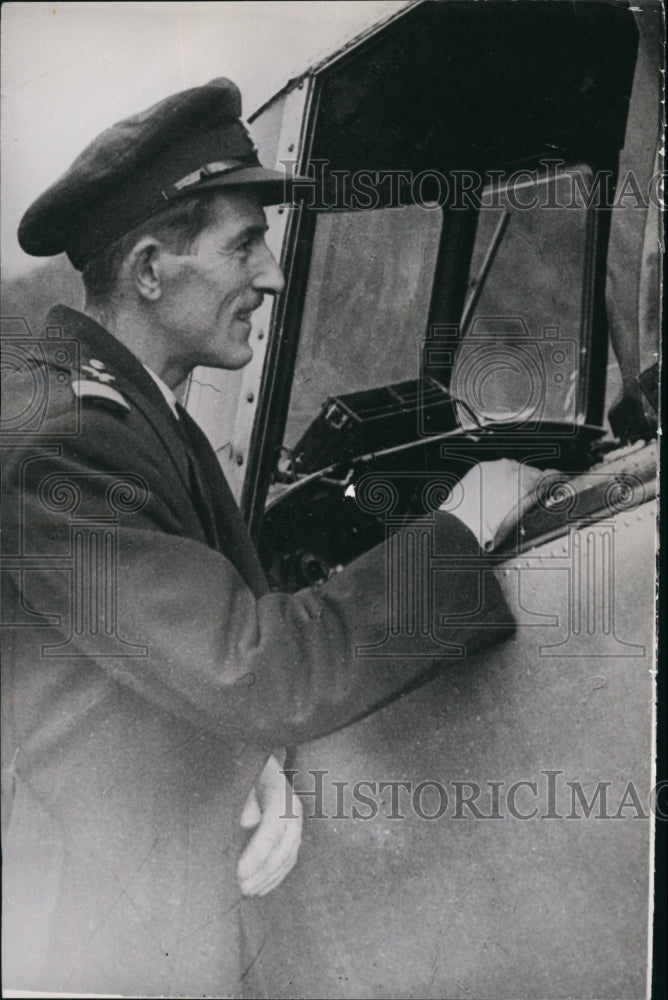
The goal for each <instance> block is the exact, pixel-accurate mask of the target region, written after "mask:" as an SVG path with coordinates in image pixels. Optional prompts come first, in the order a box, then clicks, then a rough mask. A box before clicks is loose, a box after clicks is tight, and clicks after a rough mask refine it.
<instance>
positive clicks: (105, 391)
mask: <svg viewBox="0 0 668 1000" xmlns="http://www.w3.org/2000/svg"><path fill="white" fill-rule="evenodd" d="M72 392H73V393H74V395H75V396H78V397H79V398H80V399H108V400H111V402H113V403H117V404H118V405H119V406H122V407H123V409H124V410H128V411H129V410H130V409H131V406H130V404H129V403H128V401H127V399H125V397H124V396H122V395H121V393H120V392H119V391H118V389H112V387H111V386H110V385H106V384H105V383H104V382H94V381H93V380H92V379H84V378H82V379H75V380H74V381H73V382H72Z"/></svg>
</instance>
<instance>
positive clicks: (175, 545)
mask: <svg viewBox="0 0 668 1000" xmlns="http://www.w3.org/2000/svg"><path fill="white" fill-rule="evenodd" d="M105 427H106V433H111V431H110V430H109V428H111V429H112V430H113V435H114V446H113V448H111V449H109V448H108V449H105V448H102V447H101V444H100V440H101V439H100V435H102V436H103V437H104V434H105ZM124 433H126V432H124V430H123V428H122V427H119V421H111V418H110V420H109V423H108V424H105V420H104V419H100V420H98V422H97V424H96V431H95V433H92V432H91V433H87V434H84V435H82V436H80V437H79V438H77V439H76V441H75V442H73V443H72V444H71V445H66V444H60V445H57V446H48V447H46V448H44V447H38V448H36V449H35V450H34V451H30V449H24V450H22V451H18V452H17V453H16V454H15V455H14V457H13V459H12V461H11V462H10V464H9V467H8V472H7V473H6V482H5V487H6V488H8V489H9V491H10V494H11V493H12V490H13V495H12V496H11V497H10V503H9V515H7V514H6V522H7V521H9V522H11V524H8V528H9V529H10V530H9V537H10V538H13V541H10V543H9V550H10V553H12V552H13V553H15V554H16V553H19V554H20V558H19V561H18V563H16V560H15V565H18V566H19V567H20V565H21V562H20V560H21V558H23V559H28V560H29V565H30V567H31V568H30V571H29V572H20V573H18V575H17V587H21V588H22V592H23V593H22V600H23V604H24V607H29V608H30V611H31V614H33V615H34V614H38V615H43V616H49V617H48V620H49V621H50V622H52V623H53V631H54V643H55V642H60V643H61V644H62V645H61V646H60V647H59V651H58V653H57V655H58V656H60V657H73V658H74V657H77V658H78V660H77V662H78V663H79V664H81V663H82V662H86V663H90V668H91V670H100V669H101V670H104V671H105V672H107V673H108V674H110V675H111V676H112V677H113V678H114V680H115V681H117V682H120V683H122V684H124V685H128V686H130V687H131V688H132V689H133V690H134V691H135V692H136V693H137V694H139V695H140V696H141V697H142V698H144V699H147V700H148V701H149V702H151V703H152V704H155V705H156V706H157V707H159V708H160V709H162V710H164V711H166V712H169V713H172V714H173V715H175V716H178V717H179V718H181V719H184V720H187V721H189V722H191V723H192V724H193V725H195V726H197V727H198V728H204V729H208V730H211V731H213V732H215V733H216V734H217V735H218V736H220V737H222V738H225V739H233V740H237V739H241V740H243V741H247V742H255V743H257V744H259V745H261V746H263V747H265V746H266V747H271V746H272V745H275V744H276V743H280V744H293V743H296V742H301V741H303V740H308V739H312V738H315V737H318V736H322V735H324V734H325V733H327V732H329V731H331V730H333V729H335V728H337V727H339V726H341V725H344V724H345V723H347V722H349V721H351V720H353V719H355V718H358V717H360V716H362V715H364V714H366V713H368V712H369V711H371V710H372V709H374V708H375V707H377V706H379V705H381V704H383V703H385V702H386V701H388V700H391V699H392V698H394V697H396V696H397V695H399V694H400V693H401V692H402V691H404V690H405V689H407V688H408V687H410V686H412V685H414V684H416V683H418V682H420V681H422V680H424V679H426V678H427V677H428V676H429V675H430V673H431V672H433V670H434V669H435V668H436V667H437V666H442V665H444V664H446V663H447V662H448V661H449V660H450V659H452V658H453V657H454V658H460V657H461V656H464V655H469V656H470V655H471V654H472V653H473V652H475V651H476V650H478V649H480V648H481V647H483V646H485V645H489V644H490V643H492V642H495V641H498V640H499V639H500V638H503V637H507V636H508V635H510V634H511V633H512V630H513V625H512V620H511V617H510V613H509V611H508V609H507V606H506V604H505V602H504V600H503V597H502V595H501V592H500V589H499V586H498V583H497V581H496V579H495V577H494V574H493V572H492V570H491V569H490V568H489V567H486V566H485V563H484V562H482V561H481V559H480V553H479V550H478V547H477V543H476V542H475V540H474V538H473V536H472V535H471V533H470V532H469V531H468V529H467V528H465V527H464V526H463V525H462V524H461V523H460V522H459V521H458V520H457V519H456V518H454V517H452V516H451V515H447V514H441V513H437V514H435V515H434V519H433V521H429V520H427V521H423V522H418V524H417V525H413V526H410V527H408V528H404V529H402V532H400V533H399V534H398V535H395V536H394V538H393V540H392V542H391V543H390V544H388V545H380V546H378V547H376V548H375V549H373V550H372V551H371V552H369V553H367V554H366V555H365V556H363V557H362V558H360V559H358V560H356V561H355V562H354V563H353V564H351V565H350V566H349V567H347V568H346V569H345V570H343V571H342V572H340V573H337V574H335V575H334V576H333V577H332V579H330V580H329V581H328V582H327V583H326V584H324V585H323V586H322V587H318V588H313V589H308V590H304V591H301V592H299V593H297V594H294V595H289V594H284V593H269V594H266V595H265V596H263V597H260V598H259V599H256V598H255V597H254V595H253V594H252V593H251V591H250V590H249V589H248V587H247V586H246V585H245V583H244V581H243V580H242V578H241V577H240V576H239V574H238V573H237V571H236V570H235V568H234V567H233V566H232V564H231V563H230V562H229V561H228V560H227V559H226V558H225V557H224V556H222V555H221V554H220V553H219V552H217V551H214V550H213V549H211V548H209V547H208V546H206V545H205V544H203V543H202V542H198V541H195V540H193V539H192V538H190V537H187V536H185V535H184V534H183V533H181V532H182V529H181V527H180V522H179V516H178V511H176V510H175V509H174V505H173V501H172V499H171V498H170V495H169V490H166V489H165V488H164V484H163V480H162V478H161V471H160V468H159V466H158V464H157V463H156V462H155V460H154V458H153V456H152V454H151V450H150V447H149V445H148V444H142V442H138V441H137V440H136V437H135V436H131V435H130V434H129V433H127V437H126V438H125V437H124ZM103 437H102V439H103ZM105 455H106V456H107V457H106V458H105ZM119 470H122V471H119ZM7 480H8V481H7ZM110 504H111V512H110ZM6 510H7V508H6ZM12 512H13V513H12ZM416 538H417V539H418V542H419V539H422V541H421V542H419V544H417V545H416ZM425 539H427V541H428V544H427V546H426V548H425V543H424V540H425ZM419 550H424V551H423V559H422V563H420V562H419V561H418V563H416V564H415V565H414V566H413V570H414V571H413V572H412V573H411V572H409V570H408V568H407V564H406V563H405V562H401V560H402V559H405V558H406V553H407V552H410V551H413V552H415V551H419ZM5 551H7V548H6V550H5ZM425 553H426V554H425ZM25 565H26V566H27V565H28V563H26V564H25ZM397 567H400V571H399V572H398V573H397V572H395V570H396V569H397ZM19 577H20V579H19ZM420 606H422V608H423V610H422V611H420ZM45 620H46V619H45ZM38 660H39V662H40V664H41V666H42V667H44V668H45V669H46V668H47V667H48V662H47V659H46V658H44V657H43V656H41V655H40V656H39V657H37V658H36V660H35V662H37V661H38Z"/></svg>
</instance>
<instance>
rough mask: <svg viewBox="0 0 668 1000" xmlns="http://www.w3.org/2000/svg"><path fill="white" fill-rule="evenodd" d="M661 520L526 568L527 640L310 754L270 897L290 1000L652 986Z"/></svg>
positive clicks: (524, 560)
mask: <svg viewBox="0 0 668 1000" xmlns="http://www.w3.org/2000/svg"><path fill="white" fill-rule="evenodd" d="M655 518H656V507H655V504H654V503H653V502H650V503H646V504H644V505H643V506H641V507H639V508H636V509H635V510H632V511H630V512H628V514H627V515H620V516H618V517H617V518H616V519H614V520H612V519H609V520H607V521H606V520H602V521H599V522H597V523H595V524H591V525H587V526H583V527H579V528H573V529H571V530H570V531H569V532H568V534H566V535H564V536H563V537H562V538H560V539H557V540H554V541H552V542H550V543H548V544H546V545H544V546H542V547H540V548H537V549H533V550H530V551H529V552H526V553H524V554H523V555H522V556H520V557H518V558H515V559H512V560H511V561H510V562H508V563H507V564H506V565H505V566H504V567H503V568H502V569H500V570H498V571H497V572H498V574H499V575H500V579H501V580H502V583H503V587H504V591H505V594H506V597H507V599H508V601H509V603H510V604H511V606H512V608H513V610H514V612H515V615H516V617H517V621H518V623H519V628H518V631H517V634H516V636H515V638H513V639H512V640H510V641H508V642H506V643H503V644H502V645H501V646H498V647H496V648H494V649H492V650H491V651H489V652H485V653H483V654H481V655H479V656H477V657H476V658H474V659H473V660H471V661H469V662H464V663H462V664H461V665H457V664H453V665H452V666H451V667H446V668H445V669H444V670H443V672H442V673H441V674H440V676H439V677H438V678H437V679H436V680H434V681H432V682H431V683H429V684H427V685H425V686H424V687H423V688H421V689H420V690H418V691H415V692H413V693H411V694H410V695H409V696H406V697H404V698H402V699H401V700H400V701H399V702H397V703H395V704H393V705H391V706H389V707H387V708H386V709H384V710H383V711H381V712H379V713H376V714H375V715H373V716H370V717H369V718H367V719H365V720H364V721H363V722H361V723H358V724H356V725H353V726H349V727H347V728H346V729H344V730H342V731H341V732H339V733H336V734H334V735H332V736H329V737H327V738H325V739H323V740H320V741H318V742H317V743H314V744H310V745H308V746H303V747H301V748H300V749H299V751H298V753H297V756H296V760H295V763H294V764H293V765H292V766H293V767H294V768H295V769H296V770H297V772H298V773H297V775H296V776H295V785H296V786H297V787H300V788H302V789H303V790H304V791H306V792H307V793H308V792H312V793H313V792H315V793H318V794H311V795H308V794H307V795H306V796H305V797H304V804H305V811H306V814H307V816H308V817H309V818H308V819H307V821H306V830H305V842H304V845H303V848H302V854H301V859H300V864H299V866H298V867H297V868H296V870H295V871H294V873H293V874H292V875H291V877H290V879H289V880H288V882H287V883H286V885H285V886H284V888H283V889H282V891H281V892H280V893H277V894H276V896H275V898H274V897H270V898H269V900H268V901H267V902H266V903H265V902H261V903H260V904H256V905H255V906H254V907H253V918H252V919H253V928H254V930H253V933H254V934H255V933H257V934H258V935H259V937H258V940H260V938H261V936H262V935H263V934H266V941H265V946H264V948H263V950H262V954H261V956H260V959H259V970H258V974H259V976H260V980H262V977H263V975H265V974H266V975H267V977H269V971H270V970H271V976H270V977H269V978H268V979H267V981H269V982H271V983H272V988H273V989H274V990H276V992H275V994H274V995H277V996H286V997H287V996H329V997H335V996H368V997H374V996H377V997H380V996H395V997H416V996H424V997H439V996H440V997H443V996H448V997H453V998H455V997H457V998H459V997H462V998H464V997H471V996H478V997H480V996H498V997H510V996H513V997H536V998H537V997H544V996H548V995H549V996H564V997H566V996H615V997H636V996H639V995H642V994H644V989H645V977H646V962H647V959H646V956H647V943H648V938H647V927H648V925H647V900H648V893H649V873H650V839H651V830H652V820H651V818H650V817H651V794H650V793H651V781H652V775H651V759H652V742H651V740H652V737H651V733H652V727H651V713H652V701H653V664H654V634H653V628H652V621H651V616H650V615H648V613H647V609H648V608H650V607H651V606H652V603H653V600H654V589H655V572H656V571H655V529H656V521H655ZM314 772H321V773H322V772H324V773H323V774H322V777H321V778H319V777H318V776H317V774H315V773H314ZM360 782H363V783H365V784H363V785H361V786H360V785H359V784H358V783H360ZM381 782H390V783H392V782H394V783H398V782H409V783H410V788H406V787H402V786H399V785H396V788H395V790H394V791H393V789H392V787H391V785H388V786H386V787H385V789H384V790H383V791H382V792H381V790H380V787H379V786H380V783H381ZM318 783H320V786H319V784H318ZM335 783H338V784H335ZM421 783H427V784H425V785H424V787H423V788H422V791H421V792H419V795H418V798H417V799H416V798H415V795H416V789H418V786H420V785H421ZM356 786H357V794H356V792H355V788H356ZM439 786H440V787H439ZM440 789H443V790H444V793H445V795H446V797H447V805H446V807H445V810H444V811H443V813H442V815H440V816H439V815H438V813H439V812H440V811H441V810H442V808H443V805H444V799H443V792H441V790H440ZM393 794H394V795H396V801H395V806H396V808H395V809H394V810H393V807H392V801H391V800H392V795H393ZM364 796H366V798H367V799H368V800H369V801H368V802H366V803H364V802H363V801H362V798H363V797H364ZM466 800H472V804H471V805H468V804H467V802H466ZM370 803H371V804H370ZM318 806H320V812H321V813H322V814H323V815H322V818H316V816H315V813H316V811H317V809H318ZM354 809H357V814H358V818H355V817H354V815H353V813H354ZM393 811H394V813H395V814H399V815H400V816H401V818H399V815H395V816H394V817H391V814H392V812H393ZM588 811H589V815H586V814H587V812H588ZM372 813H375V814H374V815H371V814H372ZM421 814H422V815H421ZM428 816H434V817H435V818H427V817H428ZM333 887H336V900H337V906H336V908H335V909H332V898H333V897H332V890H333ZM306 904H307V905H306ZM297 940H298V941H299V942H300V952H301V954H302V955H303V957H304V960H303V961H301V962H295V961H294V942H295V941H297ZM286 956H287V957H286Z"/></svg>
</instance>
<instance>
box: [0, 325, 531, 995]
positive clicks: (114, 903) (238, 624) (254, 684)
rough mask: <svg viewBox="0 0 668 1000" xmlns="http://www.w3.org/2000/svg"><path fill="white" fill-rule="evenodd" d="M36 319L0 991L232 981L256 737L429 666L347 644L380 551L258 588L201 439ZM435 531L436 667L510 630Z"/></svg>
mask: <svg viewBox="0 0 668 1000" xmlns="http://www.w3.org/2000/svg"><path fill="white" fill-rule="evenodd" d="M48 326H49V328H51V329H50V332H51V333H52V334H54V336H52V337H51V338H50V339H48V338H47V339H45V340H44V341H42V342H41V346H40V345H39V344H38V343H37V342H36V344H35V346H34V348H33V347H28V348H26V347H25V345H23V347H21V349H20V350H19V351H18V353H19V355H20V356H21V363H20V364H17V365H15V370H14V374H13V375H12V376H10V377H9V378H8V379H7V384H6V385H5V390H4V408H5V413H6V415H7V418H6V420H5V428H6V430H7V434H6V436H5V438H6V440H5V443H4V447H3V454H4V458H5V468H4V492H5V496H4V500H3V505H4V529H5V541H4V570H5V571H4V572H3V579H4V582H5V597H4V601H3V604H4V619H5V621H6V622H7V625H6V627H5V629H4V640H5V649H4V657H3V671H2V676H3V688H4V690H3V698H4V726H3V743H4V747H3V750H4V762H3V763H4V772H3V774H4V778H5V787H6V791H7V793H8V803H7V805H6V807H5V812H4V814H5V819H6V820H7V830H6V833H5V837H4V841H3V848H4V928H3V930H4V934H3V945H4V953H5V954H4V969H3V974H4V984H5V986H6V987H17V988H22V989H42V990H63V991H70V992H71V991H89V992H97V993H110V992H111V993H121V994H134V995H168V996H203V995H208V996H225V995H238V994H239V993H240V992H241V991H242V989H243V982H242V972H243V970H242V969H241V966H240V964H239V954H240V951H239V941H238V935H239V930H238V927H239V920H238V916H239V912H238V911H239V893H238V888H237V883H236V863H237V855H238V847H239V835H240V834H239V825H238V824H239V816H240V812H241V809H242V806H243V802H244V800H245V798H246V796H247V794H248V792H249V790H250V788H251V787H252V784H253V782H254V779H255V778H256V776H257V774H258V773H259V771H260V770H261V769H262V766H263V764H264V762H265V760H266V757H267V753H268V751H269V750H270V749H271V748H272V747H274V746H276V745H290V744H295V743H297V742H301V741H304V740H309V739H311V738H314V737H317V736H320V735H323V734H324V733H326V732H328V731H331V730H332V729H334V728H336V727H338V726H341V725H343V724H345V723H346V722H349V721H350V720H352V719H354V718H356V717H359V716H361V715H363V714H364V713H365V712H368V711H369V710H371V709H372V708H374V707H375V706H377V705H379V704H381V703H382V702H384V701H387V700H389V699H390V698H392V697H394V696H396V695H397V694H399V693H400V692H401V691H402V690H403V689H405V688H406V687H407V686H409V685H410V684H411V683H414V682H415V681H416V680H417V678H419V677H421V676H422V675H424V674H425V673H426V672H427V671H428V670H429V669H430V668H431V667H433V665H434V664H433V662H432V661H431V660H430V659H428V658H426V659H425V658H424V657H423V658H422V659H420V658H417V659H411V658H400V657H397V656H395V657H394V658H387V657H385V658H383V657H380V658H375V659H374V658H361V657H359V656H356V655H355V647H356V646H359V645H361V644H374V643H380V642H381V641H382V640H383V637H384V636H385V628H386V600H385V592H386V583H385V573H386V559H385V549H384V547H383V546H379V547H378V548H377V549H374V550H373V551H372V552H370V553H369V554H367V555H366V556H364V557H362V558H361V559H359V560H357V561H356V562H355V563H354V564H353V565H352V566H350V567H348V568H347V569H345V570H344V571H343V572H341V573H339V574H336V575H335V576H334V577H333V578H332V579H331V580H330V581H328V582H327V583H326V584H325V585H323V586H322V587H319V588H317V589H312V590H305V591H302V592H300V593H298V594H295V595H288V594H283V593H274V592H270V590H269V588H268V586H267V582H266V579H265V577H264V574H263V572H262V569H261V567H260V564H259V561H258V558H257V555H256V553H255V550H254V548H253V546H252V544H251V542H250V540H249V537H248V534H247V532H246V530H245V527H244V524H243V522H242V519H241V516H240V514H239V511H238V509H237V507H236V504H235V502H234V500H233V498H232V496H231V493H230V491H229V488H228V486H227V484H226V482H225V479H224V477H223V475H222V473H221V471H220V468H219V466H218V463H217V460H216V458H215V455H214V454H213V451H212V450H211V448H210V447H209V445H208V444H207V442H206V439H205V438H204V436H203V434H202V433H201V431H199V429H198V428H197V427H196V426H195V425H194V423H193V422H192V421H191V420H189V419H187V418H184V419H182V420H181V421H180V422H179V421H177V420H176V419H175V417H174V415H173V414H172V412H171V410H170V408H169V406H168V404H167V403H166V401H165V399H164V397H163V396H162V394H161V392H160V390H159V389H158V387H157V386H156V384H155V383H154V381H153V380H152V379H151V377H150V376H149V374H148V373H147V372H146V370H145V369H144V367H143V366H142V365H141V364H140V362H139V361H138V360H137V359H136V358H135V357H134V356H133V355H132V354H131V353H130V352H129V351H128V350H126V349H125V348H124V347H123V346H122V345H121V344H120V343H119V342H118V341H116V340H115V339H114V338H112V337H111V336H110V335H109V334H108V333H107V332H106V331H105V330H104V329H102V328H101V327H100V326H99V325H97V324H96V323H94V322H93V321H91V320H90V319H88V318H87V317H85V316H83V315H82V314H80V313H77V312H75V311H73V310H70V309H66V308H65V307H57V308H56V309H54V310H53V311H52V312H51V314H50V316H49V319H48ZM57 328H59V329H60V331H61V332H60V336H58V335H57ZM17 350H18V348H17ZM435 531H436V536H435V539H436V540H435V544H436V546H437V547H438V548H439V550H440V551H443V552H448V553H449V554H450V555H452V556H456V555H457V554H458V553H459V554H460V555H461V561H460V562H459V563H458V562H457V561H456V560H454V561H452V562H451V564H450V568H449V569H446V570H444V571H442V572H440V573H439V574H438V579H437V581H436V583H435V589H436V593H435V611H436V615H435V621H436V619H438V621H440V620H441V618H442V617H443V616H445V617H446V619H447V616H448V615H450V617H451V618H452V617H453V616H455V617H456V616H458V615H459V620H460V622H461V620H462V616H465V615H468V616H469V617H468V618H467V619H466V622H465V625H466V627H464V626H463V625H462V624H459V625H455V624H447V620H446V622H445V623H444V624H443V625H442V626H439V628H438V630H437V631H438V642H441V643H443V644H444V645H443V651H444V656H443V659H444V661H445V660H447V656H448V655H449V654H452V652H453V650H452V648H450V647H448V646H447V645H446V644H447V643H459V644H461V645H462V646H464V647H466V650H467V652H468V653H469V654H470V653H471V652H472V651H475V650H476V649H478V648H480V647H481V646H483V645H487V644H488V643H490V642H492V641H495V640H497V639H498V638H500V637H503V636H507V635H508V634H509V632H510V631H511V630H512V623H511V622H510V619H509V613H508V611H507V608H506V606H505V604H504V602H503V599H502V597H501V595H500V591H499V589H498V586H497V584H496V582H495V580H494V578H493V574H492V573H485V574H484V577H485V586H484V587H482V588H481V587H480V585H479V575H480V574H479V573H478V571H474V572H471V570H470V568H469V569H467V568H466V560H467V559H468V560H469V561H470V560H471V559H472V558H473V559H475V558H476V557H477V555H478V549H477V546H476V543H475V541H474V540H473V537H472V536H471V534H470V533H469V532H468V530H467V529H466V528H464V527H463V526H462V525H461V524H460V523H459V522H458V521H457V520H456V519H455V518H454V517H452V516H450V515H447V514H437V515H436V525H435ZM437 624H438V622H437ZM411 649H412V650H413V652H420V651H422V652H423V653H428V651H429V650H431V651H432V655H433V649H434V639H433V637H431V638H429V640H427V639H426V638H424V637H420V636H417V637H416V638H415V639H414V640H413V642H412V645H411ZM437 659H439V660H440V659H441V657H438V658H437ZM323 877H326V873H323ZM279 891H280V890H279Z"/></svg>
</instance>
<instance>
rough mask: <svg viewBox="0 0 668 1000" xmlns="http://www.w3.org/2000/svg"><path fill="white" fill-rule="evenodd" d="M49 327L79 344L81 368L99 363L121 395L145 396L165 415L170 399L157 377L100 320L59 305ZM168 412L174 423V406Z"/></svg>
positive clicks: (53, 311)
mask: <svg viewBox="0 0 668 1000" xmlns="http://www.w3.org/2000/svg"><path fill="white" fill-rule="evenodd" d="M46 325H47V327H50V328H53V327H56V328H60V329H62V331H63V336H64V338H65V339H67V338H74V339H75V340H77V341H78V343H79V365H80V367H81V366H84V365H89V366H90V364H91V362H92V361H95V362H98V363H99V364H101V365H102V366H103V367H104V369H105V370H106V369H108V370H109V372H110V374H111V375H113V378H114V386H115V387H116V388H118V389H119V390H120V391H121V392H123V393H127V394H128V395H131V396H132V397H133V399H135V401H138V399H139V398H140V397H141V398H143V399H144V400H146V401H147V402H148V403H150V404H151V406H152V407H153V408H154V409H157V410H158V412H159V413H161V414H165V408H166V406H167V400H166V397H165V395H164V394H163V392H162V390H161V389H160V388H159V386H158V384H157V382H156V380H155V378H154V376H153V375H152V374H149V372H148V370H147V368H145V366H144V365H143V364H142V362H141V361H140V360H139V358H138V357H137V356H136V355H135V354H133V353H132V351H130V350H129V349H128V348H127V347H126V346H125V345H124V344H122V343H121V342H120V340H117V338H116V337H114V336H113V335H112V334H111V333H109V331H108V330H105V328H104V327H103V326H101V325H100V324H99V323H98V322H97V321H96V320H94V319H92V318H91V317H90V316H87V315H86V314H85V313H82V312H79V310H77V309H71V308H70V307H69V306H64V305H57V306H54V307H53V309H51V310H50V311H49V314H48V316H47V319H46ZM93 367H98V365H94V366H93ZM133 390H134V391H133ZM167 412H168V414H169V416H168V418H167V419H168V420H169V423H170V424H171V423H172V422H173V419H174V418H173V413H172V410H171V407H169V408H168V410H167Z"/></svg>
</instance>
